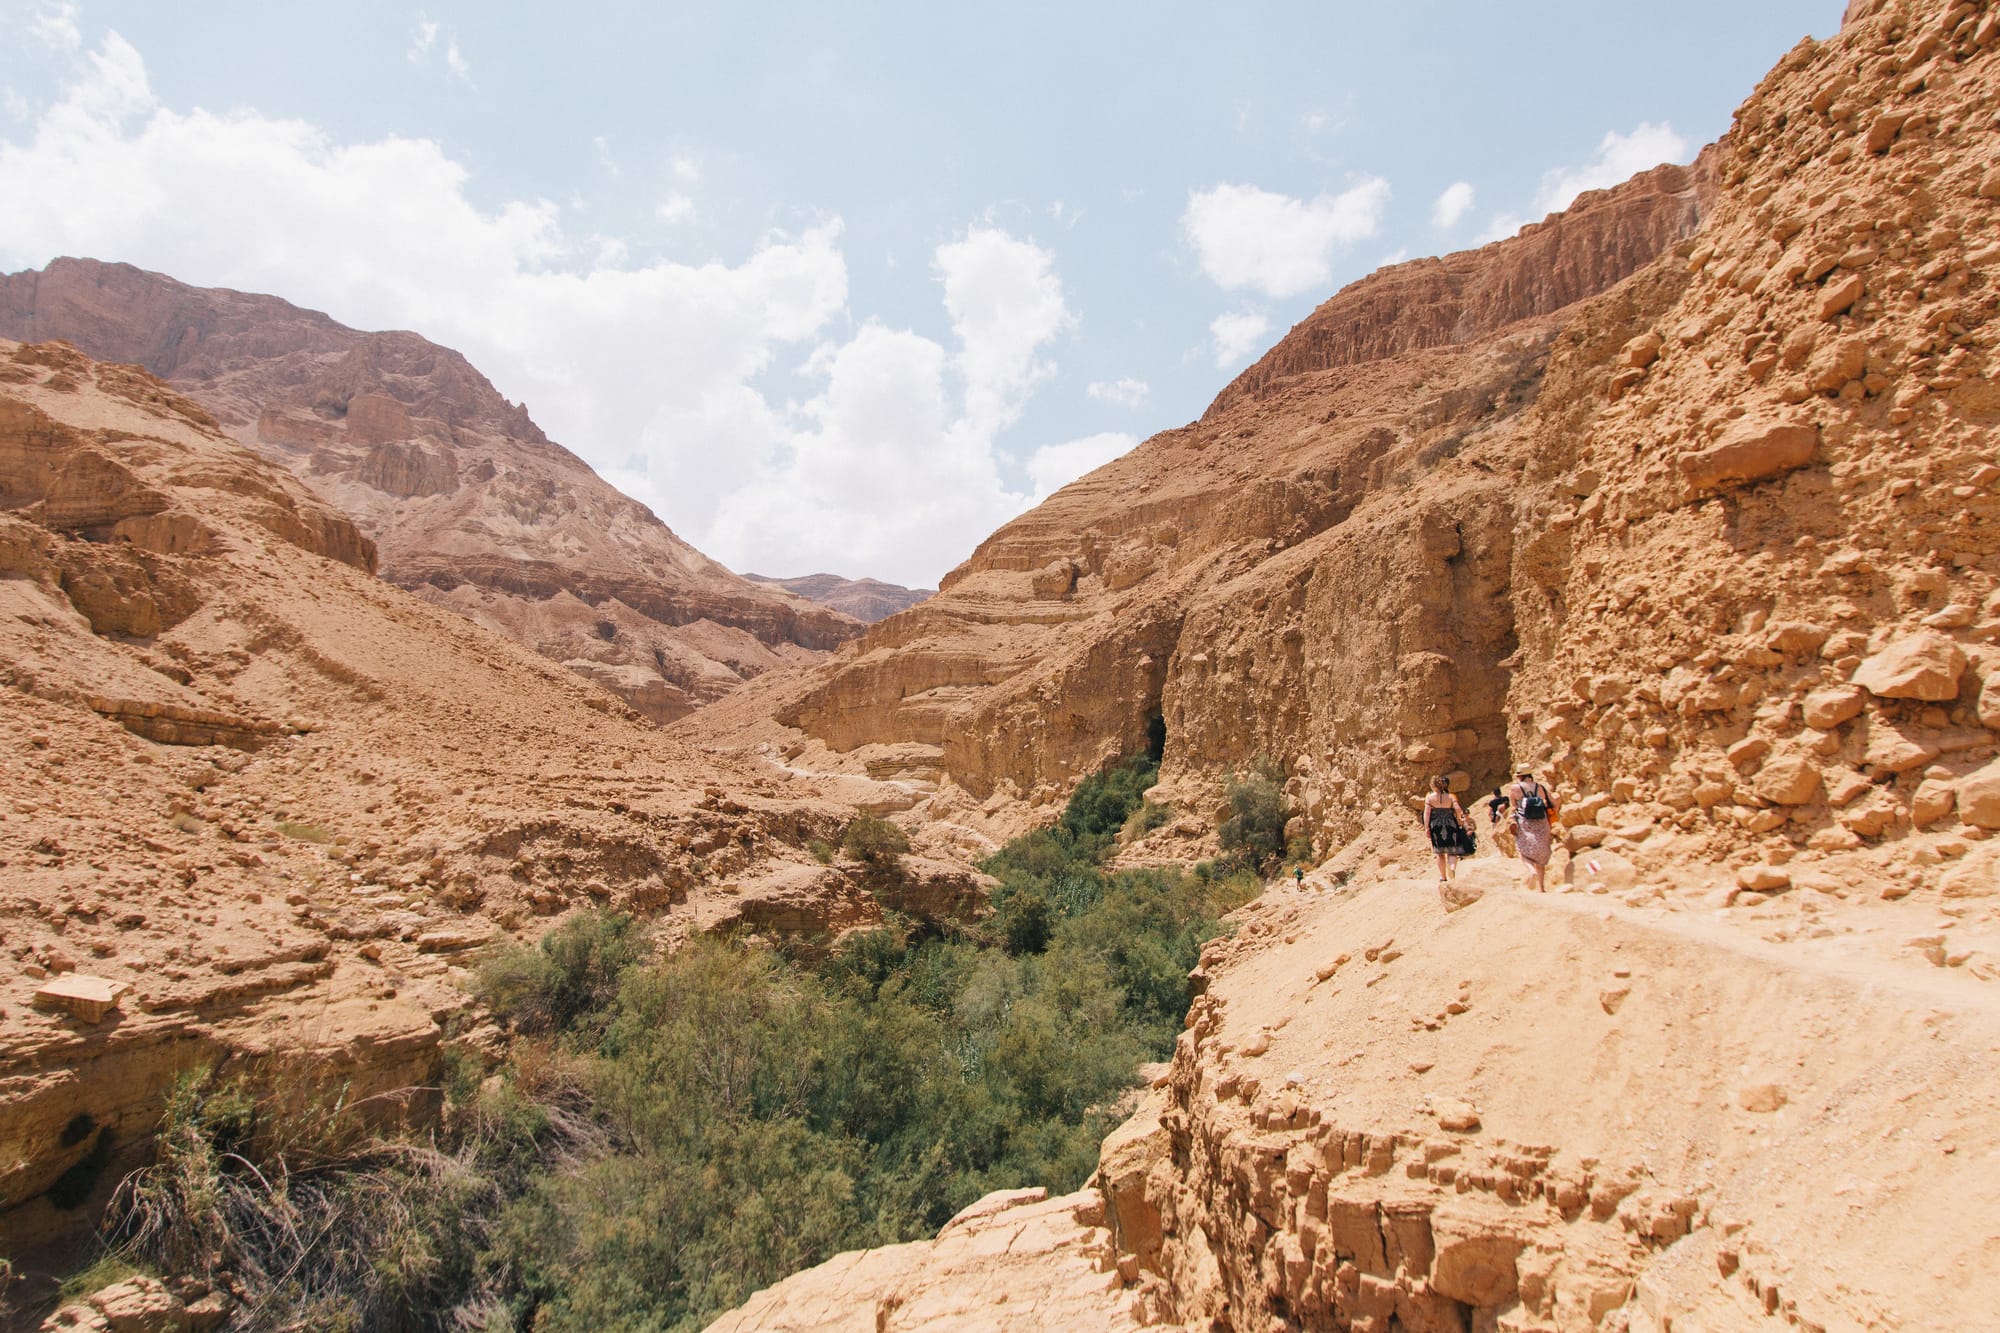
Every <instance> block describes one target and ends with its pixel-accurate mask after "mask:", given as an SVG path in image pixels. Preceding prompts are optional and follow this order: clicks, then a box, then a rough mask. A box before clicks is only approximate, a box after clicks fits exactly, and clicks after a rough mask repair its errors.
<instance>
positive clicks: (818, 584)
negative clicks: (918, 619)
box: [743, 574, 937, 625]
mask: <svg viewBox="0 0 2000 1333" xmlns="http://www.w3.org/2000/svg"><path fill="white" fill-rule="evenodd" d="M743 577H744V578H746V579H749V580H750V581H751V582H752V583H768V584H771V585H772V586H774V587H778V588H783V589H784V590H785V591H786V592H789V593H793V594H796V595H797V596H800V597H803V598H805V599H806V600H807V601H809V602H816V603H818V604H819V605H821V606H824V607H828V608H830V609H831V610H835V611H839V612H841V613H843V614H845V615H850V616H853V617H854V618H855V619H856V620H859V621H861V622H862V623H863V624H866V625H872V624H874V623H875V622H876V621H878V620H887V619H888V618H889V617H890V616H893V615H895V614H896V613H897V612H898V611H907V610H909V609H910V608H911V607H913V606H915V605H916V604H917V603H918V602H921V601H923V600H924V598H926V597H929V596H930V595H931V594H932V593H934V592H936V591H937V589H935V588H905V587H902V586H900V585H898V584H894V583H883V582H882V581H880V580H879V579H844V578H842V577H840V575H838V574H807V575H806V576H804V577H803V578H796V579H774V578H767V577H765V576H764V575H762V574H745V575H744V576H743Z"/></svg>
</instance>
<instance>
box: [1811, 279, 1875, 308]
mask: <svg viewBox="0 0 2000 1333" xmlns="http://www.w3.org/2000/svg"><path fill="white" fill-rule="evenodd" d="M1864 290H1866V284H1865V283H1864V282H1863V281H1862V278H1861V275H1860V274H1859V273H1849V274H1847V275H1846V276H1845V277H1842V278H1837V279H1835V280H1834V281H1832V282H1830V283H1828V284H1827V286H1826V290H1825V291H1823V292H1821V293H1820V296H1819V317H1820V318H1821V319H1824V320H1835V319H1838V318H1840V316H1841V315H1843V314H1845V313H1846V312H1847V311H1848V310H1850V309H1852V308H1853V306H1854V303H1855V302H1856V301H1859V300H1860V299H1861V293H1862V292H1863V291H1864Z"/></svg>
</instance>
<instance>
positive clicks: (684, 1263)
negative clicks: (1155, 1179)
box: [111, 763, 1257, 1333]
mask: <svg viewBox="0 0 2000 1333" xmlns="http://www.w3.org/2000/svg"><path fill="white" fill-rule="evenodd" d="M1150 782H1151V775H1150V771H1149V766H1147V765H1145V764H1143V763H1139V764H1126V765H1120V766H1116V767H1114V768H1113V769H1111V770H1107V773H1106V774H1103V775H1099V779H1093V780H1092V781H1091V782H1089V783H1086V784H1085V788H1080V789H1079V792H1080V800H1079V801H1077V802H1072V805H1071V808H1069V809H1066V810H1065V812H1064V817H1063V818H1062V819H1061V820H1059V821H1057V822H1056V823H1055V824H1053V825H1052V826H1050V827H1048V828H1045V829H1040V830H1037V831H1035V832H1033V833H1030V834H1028V835H1026V836H1025V837H1022V838H1017V839H1015V840H1014V841H1013V842H1010V843H1009V844H1008V845H1007V846H1006V847H1004V848H1002V849H1001V850H1000V851H999V852H998V853H996V854H995V856H993V857H992V858H990V859H989V861H988V862H987V868H988V869H989V870H990V871H991V872H992V873H993V874H994V875H995V876H996V878H997V879H998V880H999V887H998V888H997V889H996V891H995V892H994V895H993V901H994V908H995V910H994V914H993V917H992V918H991V919H990V921H988V922H986V923H982V924H981V925H980V926H979V927H977V928H976V929H975V928H971V927H957V926H953V925H951V924H949V923H913V922H910V921H907V920H904V919H902V918H898V917H893V916H892V917H890V918H888V920H887V923H886V924H885V926H884V927H883V928H881V929H877V930H873V931H868V932H863V933H860V934H855V935H850V936H848V937H847V938H845V939H843V940H841V941H840V942H839V943H838V944H835V945H833V946H831V947H830V948H829V949H827V950H826V951H825V952H824V954H823V955H807V954H804V953H801V955H800V956H799V957H797V958H788V957H786V956H784V955H782V954H780V953H778V952H775V951H772V950H766V949H757V948H751V947H746V946H742V945H739V944H736V943H729V942H720V941H715V940H706V939H698V940H695V941H693V942H692V943H690V944H688V945H687V946H685V947H683V948H681V949H679V950H678V951H676V952H675V953H673V954H671V955H667V956H652V955H651V953H650V951H649V949H648V947H647V941H646V938H645V936H644V934H643V932H641V931H640V930H639V929H638V928H637V927H636V926H635V925H634V924H633V922H632V921H631V920H629V919H628V918H625V917H620V916H614V915H608V914H603V913H581V914H578V915H576V916H573V917H571V918H570V919H569V920H568V921H566V922H564V923H563V924H562V925H561V926H560V927H558V928H557V929H556V930H554V931H552V932H550V933H549V934H548V935H547V936H546V937H544V939H543V940H542V941H541V942H540V943H539V944H538V945H536V946H534V947H532V948H528V947H518V948H512V949H508V950H505V951H502V952H500V953H497V954H495V955H493V956H492V957H490V958H488V959H487V960H486V961H485V962H484V963H483V964H482V965H481V966H480V968H479V969H478V973H477V980H476V983H475V984H476V986H477V988H478V991H479V994H480V995H481V997H482V998H483V999H484V1000H485V1002H486V1003H487V1005H488V1006H489V1007H490V1008H491V1009H492V1010H493V1011H494V1012H495V1013H496V1014H499V1015H500V1016H502V1017H504V1018H505V1019H507V1020H508V1021H509V1022H510V1023H511V1024H512V1025H513V1027H514V1030H515V1034H516V1035H515V1038H514V1042H513V1046H512V1049H511V1050H510V1052H509V1053H508V1056H507V1059H506V1061H505V1063H504V1064H502V1065H501V1066H500V1068H499V1069H498V1071H497V1074H498V1076H497V1077H494V1076H492V1075H489V1074H488V1073H486V1071H485V1067H484V1066H483V1065H482V1064H481V1063H480V1058H479V1056H478V1055H477V1054H476V1053H475V1052H472V1051H470V1050H467V1049H462V1048H460V1047H458V1046H452V1047H450V1048H448V1052H447V1058H446V1062H445V1068H444V1070H443V1071H442V1077H441V1082H442V1084H443V1087H444V1090H445V1094H446V1097H445V1110H444V1115H443V1117H442V1120H441V1122H440V1124H439V1125H438V1126H437V1127H436V1128H435V1129H434V1130H433V1131H431V1132H429V1133H427V1134H425V1135H423V1136H417V1135H402V1136H389V1137H379V1136H377V1135H375V1134H373V1133H371V1132H369V1131H368V1129H367V1127H366V1126H365V1125H363V1124H361V1122H360V1121H359V1120H358V1119H357V1118H356V1116H355V1115H354V1114H353V1108H351V1107H349V1106H348V1105H347V1104H346V1102H345V1101H344V1100H342V1099H341V1098H340V1097H338V1096H334V1097H332V1098H330V1099H329V1098H326V1097H319V1096H315V1095H307V1094H303V1093H300V1092H296V1091H294V1092H289V1093H285V1092H280V1091H270V1092H264V1093H253V1092H252V1091H251V1089H250V1087H249V1085H248V1084H247V1083H244V1082H241V1081H237V1082H230V1083H216V1082H215V1081H213V1080H211V1079H208V1078H206V1077H203V1076H196V1077H192V1078H190V1079H189V1080H187V1081H185V1082H184V1084H183V1085H182V1086H180V1087H178V1088H177V1089H176V1090H175V1093H174V1097H173V1099H172V1104H171V1106H170V1108H169V1114H168V1116H167V1120H166V1123H165V1124H164V1125H163V1126H162V1129H161V1135H160V1150H159V1153H158V1158H157V1160H156V1161H155V1163H154V1164H153V1165H152V1166H150V1167H148V1168H146V1169H145V1170H144V1171H142V1172H138V1173H134V1175H133V1176H132V1177H129V1178H128V1179H127V1181H126V1182H125V1184H123V1185H121V1187H120V1191H119V1195H118V1201H117V1204H116V1206H115V1207H114V1209H113V1217H114V1225H113V1231H112V1233H111V1234H112V1240H113V1242H114V1243H113V1246H112V1251H111V1252H112V1253H113V1254H114V1255H115V1256H116V1257H117V1258H119V1259H120V1260H122V1261H124V1262H129V1263H135V1264H139V1265H142V1266H146V1267H149V1268H151V1269H153V1270H156V1271H162V1272H177V1273H178V1272H202V1271H209V1270H210V1269H215V1268H223V1267H226V1268H228V1269H229V1271H230V1272H231V1273H232V1274H234V1275H235V1276H236V1279H237V1281H239V1282H240V1283H241V1284H242V1285H243V1286H244V1288H245V1290H246V1294H248V1295H249V1296H250V1297H251V1298H252V1299H253V1300H254V1302H255V1303H256V1308H257V1310H258V1318H259V1320H260V1321H265V1322H268V1323H270V1324H271V1326H274V1327H277V1326H296V1327H312V1328H327V1329H342V1328H351V1329H356V1330H359V1329H364V1328H365V1329H377V1328H381V1329H388V1330H392V1331H399V1330H404V1329H417V1328H439V1327H452V1328H462V1329H490V1330H499V1329H510V1330H512V1329H527V1328H533V1329H536V1330H541V1331H542V1333H553V1331H557V1330H584V1329H635V1330H683V1329H685V1330H696V1329H700V1328H702V1327H704V1326H705V1325H706V1324H707V1323H708V1322H709V1321H710V1320H712V1319H713V1318H714V1316H716V1315H717V1314H719V1313H720V1312H722V1311H723V1310H725V1309H727V1308H729V1307H731V1306H734V1305H737V1304H739V1303H741V1302H742V1301H743V1300H744V1299H745V1298H746V1297H747V1296H748V1295H749V1294H750V1293H751V1292H753V1291H755V1290H757V1289H758V1288H760V1287H763V1286H766V1285H768V1284H769V1283H771V1282H774V1281H776V1280H778V1279H779V1278H781V1277H783V1276H785V1275H786V1274H787V1273H790V1272H793V1271H795V1270H797V1269H799V1268H803V1267H805V1266H808V1265H811V1264H814V1263H818V1262H820V1261H822V1260H824V1259H826V1258H827V1257H829V1256H830V1255H832V1254H834V1253H836V1252H838V1251H840V1250H844V1249H853V1248H859V1247H867V1246H877V1245H885V1244H892V1243H896V1242H900V1241H905V1240H911V1239H915V1238H918V1237H922V1236H928V1235H933V1234H935V1233H936V1231H937V1229H938V1227H940V1226H941V1225H943V1223H944V1222H945V1221H946V1220H947V1219H949V1218H950V1217H951V1215H952V1214H953V1213H955V1212H956V1211H958V1210H959V1209H960V1208H963V1207H964V1206H965V1205H966V1204H968V1203H970V1202H972V1201H973V1200H975V1199H977V1198H979V1197H980V1196H981V1195H983V1194H986V1193H988V1192H990V1191H992V1190H994V1189H1001V1188H1010V1187H1017V1186H1024V1185H1035V1184H1040V1185H1046V1186H1048V1187H1049V1188H1050V1189H1051V1190H1056V1191H1069V1190H1073V1189H1075V1188H1077V1187H1079V1186H1080V1185H1081V1184H1082V1183H1083V1182H1084V1181H1085V1180H1086V1179H1087V1178H1088V1177H1089V1175H1090V1173H1091V1171H1092V1170H1094V1169H1095V1167H1096V1162H1097V1154H1098V1147H1099V1144H1100V1142H1101V1141H1102V1139H1103V1136H1104V1134H1105V1133H1106V1132H1107V1131H1108V1130H1109V1128H1110V1127H1111V1121H1112V1107H1113V1106H1114V1105H1116V1104H1117V1102H1118V1099H1119V1098H1120V1096H1121V1095H1122V1094H1123V1093H1124V1092H1125V1091H1126V1090H1127V1089H1129V1088H1130V1087H1131V1085H1132V1082H1133V1079H1134V1073H1135V1070H1136V1068H1137V1066H1138V1065H1139V1064H1140V1062H1142V1061H1144V1060H1146V1059H1148V1058H1159V1057H1161V1056H1163V1055H1165V1054H1166V1053H1167V1052H1169V1051H1170V1050H1171V1049H1172V1045H1173V1040H1174V1036H1175V1033H1176V1032H1177V1031H1178V1029H1179V1026H1180V1022H1181V1019H1182V1016H1183V1015H1184V1013H1185V1011H1186V1007H1187V1002H1188V993H1187V972H1188V971H1189V969H1191V968H1192V967H1193V966H1194V963H1195V961H1196V958H1197V957H1198V953H1199V949H1200V946H1201V943H1202V941H1203V940H1205V939H1207V938H1208V937H1209V936H1211V935H1213V934H1214V933H1215V932H1216V930H1217V929H1218V925H1217V918H1218V917H1219V916H1220V915H1221V913H1222V912H1224V911H1227V910H1228V909H1229V908H1230V907H1232V906H1234V905H1235V904H1236V903H1237V902H1239V901H1241V899H1242V897H1243V896H1245V895H1247V894H1248V893H1251V892H1255V891H1256V888H1257V881H1256V879H1255V877H1254V876H1253V875H1249V874H1248V873H1247V872H1243V871H1241V870H1238V871H1235V872H1233V873H1230V874H1218V873H1215V871H1214V870H1213V868H1210V869H1209V870H1208V871H1207V872H1206V873H1201V874H1184V873H1181V872H1179V871H1173V870H1141V871H1127V872H1120V873H1115V874H1114V873H1107V872H1106V871H1105V870H1104V868H1103V866H1102V858H1103V856H1104V854H1105V852H1106V851H1107V850H1108V849H1109V847H1110V845H1111V840H1112V837H1113V835H1115V834H1116V833H1117V831H1118V830H1119V829H1120V828H1121V827H1123V826H1125V825H1126V824H1128V823H1130V822H1132V821H1133V820H1135V819H1137V820H1140V821H1141V822H1143V821H1144V819H1145V818H1146V817H1147V816H1146V815H1145V807H1143V805H1142V802H1141V800H1140V798H1139V796H1138V793H1139V792H1142V791H1144V790H1145V788H1146V787H1147V786H1148V785H1150ZM1086 788H1087V789H1086ZM883 830H888V832H886V833H885V832H883ZM907 846H908V843H907V840H906V839H904V838H903V836H902V833H901V830H899V829H896V828H895V826H894V825H891V824H888V823H887V822H886V821H883V820H880V819H873V818H872V817H868V816H862V817H859V818H857V819H856V820H855V821H853V823H851V824H850V825H849V828H848V830H847V835H846V836H845V837H844V838H843V847H844V848H845V850H846V851H847V852H848V853H849V854H850V855H851V856H854V857H855V858H856V859H858V860H861V861H862V862H864V864H869V865H883V864H888V865H893V864H894V862H895V859H896V858H897V857H899V856H900V855H901V854H902V850H903V849H905V848H907ZM293 1082H294V1083H295V1084H296V1086H297V1087H304V1086H306V1085H305V1084H304V1083H303V1082H298V1081H293ZM260 1326H262V1324H260Z"/></svg>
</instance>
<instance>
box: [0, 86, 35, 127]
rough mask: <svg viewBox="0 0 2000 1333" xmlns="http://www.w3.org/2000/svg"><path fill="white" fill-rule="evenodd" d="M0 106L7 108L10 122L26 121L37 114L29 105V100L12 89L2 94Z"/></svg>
mask: <svg viewBox="0 0 2000 1333" xmlns="http://www.w3.org/2000/svg"><path fill="white" fill-rule="evenodd" d="M0 105H4V106H5V107H6V109H7V118H8V119H9V120H26V119H27V118H28V117H30V116H32V115H34V114H35V109H34V108H33V107H32V106H29V105H28V99H27V98H25V97H23V96H21V94H19V93H17V92H15V91H14V90H13V89H12V88H9V89H7V91H6V92H5V93H0Z"/></svg>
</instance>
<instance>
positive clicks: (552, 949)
mask: <svg viewBox="0 0 2000 1333" xmlns="http://www.w3.org/2000/svg"><path fill="white" fill-rule="evenodd" d="M650 951H651V944H650V942H649V941H648V940H647V939H646V938H645V937H644V936H643V935H642V934H641V933H640V931H639V930H638V928H637V926H636V925H635V924H634V922H633V920H632V918H631V917H629V916H623V915H618V914H615V913H609V912H598V911H587V912H579V913H577V914H576V915H574V916H572V917H570V918H569V919H568V920H567V921H565V922H563V923H562V925H560V926H558V927H556V928H555V929H554V930H552V931H550V932H549V933H548V934H546V935H544V936H542V940H541V943H540V945H538V946H535V947H529V946H525V945H517V946H514V947H512V948H508V949H505V950H502V951H501V952H499V953H497V954H494V955H493V956H492V957H490V958H488V959H486V960H485V962H484V963H482V964H481V965H480V967H479V970H478V972H477V975H476V979H475V982H474V994H476V995H477V996H478V997H479V998H480V999H481V1000H483V1001H484V1002H485V1003H486V1005H487V1006H488V1007H489V1008H491V1009H492V1010H493V1012H494V1013H495V1014H497V1015H499V1016H500V1017H502V1018H504V1019H506V1020H507V1021H508V1022H510V1023H512V1024H513V1025H514V1027H515V1028H516V1029H517V1030H519V1031H522V1032H531V1033H548V1032H562V1031H565V1030H567V1029H569V1028H570V1027H571V1026H573V1025H575V1024H576V1023H577V1022H578V1021H579V1020H582V1019H584V1018H585V1017H587V1016H589V1015H593V1014H596V1013H599V1012H601V1011H602V1010H603V1009H604V1008H605V1007H606V1006H607V1005H609V1004H610V1002H611V999H612V997H614V996H615V995H616V994H617V992H618V978H619V976H620V974H622V973H623V972H624V971H625V969H626V968H628V967H630V966H632V965H633V964H634V963H636V962H638V961H639V960H640V959H642V958H644V957H645V956H646V955H647V954H648V953H649V952H650Z"/></svg>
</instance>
